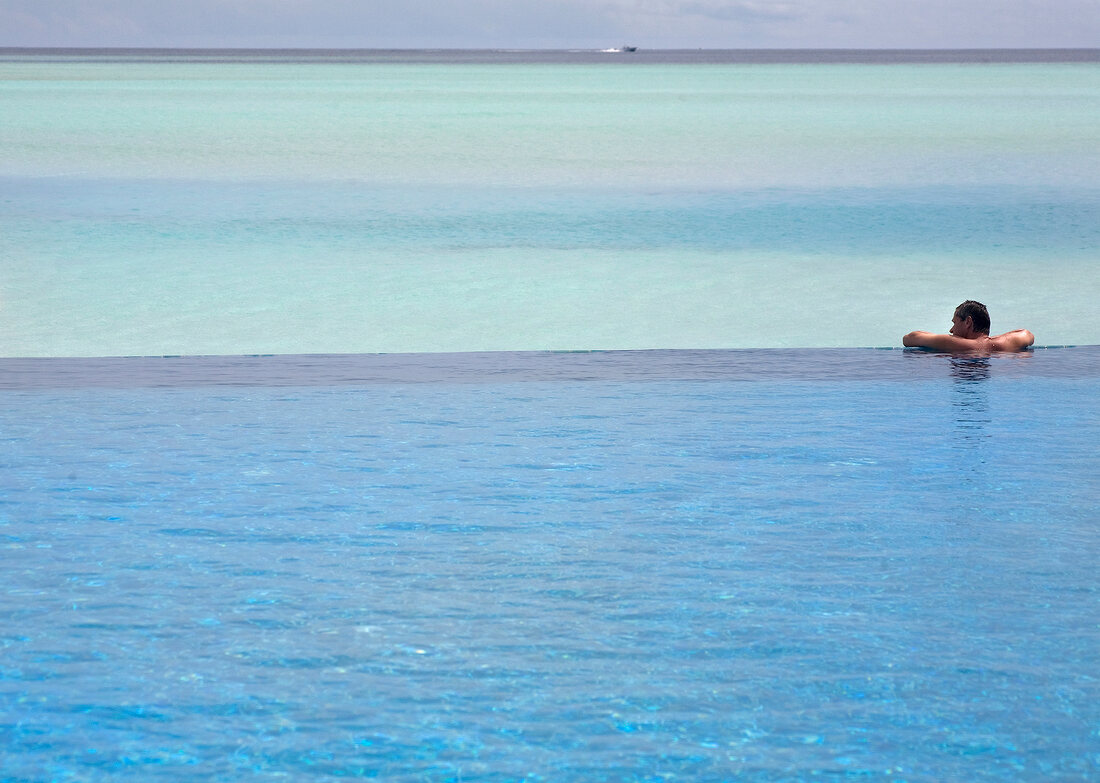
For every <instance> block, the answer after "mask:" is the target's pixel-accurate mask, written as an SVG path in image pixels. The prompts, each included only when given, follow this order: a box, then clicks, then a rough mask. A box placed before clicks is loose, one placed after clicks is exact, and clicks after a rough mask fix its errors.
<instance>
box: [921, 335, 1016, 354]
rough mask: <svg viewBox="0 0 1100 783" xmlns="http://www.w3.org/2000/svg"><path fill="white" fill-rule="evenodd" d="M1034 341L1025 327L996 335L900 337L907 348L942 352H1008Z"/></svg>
mask: <svg viewBox="0 0 1100 783" xmlns="http://www.w3.org/2000/svg"><path fill="white" fill-rule="evenodd" d="M1034 343H1035V335H1033V334H1032V333H1031V332H1029V331H1028V330H1027V329H1014V330H1012V331H1011V332H1005V333H1004V334H999V335H997V336H996V337H986V336H982V337H956V336H955V335H953V334H934V333H933V332H919V331H918V332H910V333H909V334H907V335H905V336H904V337H903V338H902V339H901V344H902V345H904V346H905V347H907V348H927V349H929V350H932V351H942V352H944V353H990V352H996V353H1008V352H1010V351H1022V350H1024V349H1026V348H1028V347H1030V346H1031V345H1033V344H1034Z"/></svg>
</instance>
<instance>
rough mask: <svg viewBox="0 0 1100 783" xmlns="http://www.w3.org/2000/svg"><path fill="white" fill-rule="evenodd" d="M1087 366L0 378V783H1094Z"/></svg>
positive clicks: (383, 367) (338, 366)
mask: <svg viewBox="0 0 1100 783" xmlns="http://www.w3.org/2000/svg"><path fill="white" fill-rule="evenodd" d="M1098 399H1100V348H1097V347H1083V348H1061V349H1041V350H1036V351H1033V352H1029V353H1027V354H1024V355H1016V356H997V357H992V358H989V359H976V358H953V357H948V356H942V355H936V354H929V353H923V352H912V351H901V350H859V349H852V350H849V349H838V350H831V351H782V350H772V351H639V352H597V353H516V354H509V353H490V354H452V355H416V356H413V355H408V356H401V355H388V356H387V355H379V356H300V357H293V356H292V357H287V356H273V357H259V356H258V357H211V358H201V357H199V358H196V357H190V358H151V359H87V360H64V359H44V360H14V359H6V360H0V400H2V404H0V465H2V471H0V553H2V554H0V557H2V562H3V568H2V569H0V620H2V623H0V732H2V736H3V741H4V747H5V752H4V761H3V776H2V777H3V779H5V780H9V779H10V780H35V781H38V780H122V779H130V780H156V781H193V780H200V779H201V780H241V779H266V778H285V779H290V780H311V781H320V780H335V779H340V778H350V777H380V778H385V779H387V780H394V781H414V780H433V781H435V780H439V781H445V780H454V781H457V780H490V781H504V780H532V781H534V780H547V781H564V780H586V781H597V780H615V781H619V780H671V779H674V778H677V779H680V780H761V781H765V780H766V781H776V780H803V779H826V780H828V779H841V778H848V777H852V778H863V779H873V780H884V779H889V780H908V781H943V780H970V781H974V780H1044V781H1047V780H1058V779H1082V778H1090V777H1095V776H1097V775H1100V680H1098V678H1100V571H1098V569H1097V567H1096V563H1097V562H1098V560H1100V545H1098V536H1097V524H1098V521H1100V514H1098V506H1100V486H1098V483H1097V476H1098V475H1100V457H1098V451H1097V448H1096V444H1097V443H1100V405H1098V402H1097V401H1098Z"/></svg>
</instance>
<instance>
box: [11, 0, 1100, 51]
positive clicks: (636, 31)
mask: <svg viewBox="0 0 1100 783" xmlns="http://www.w3.org/2000/svg"><path fill="white" fill-rule="evenodd" d="M626 43H629V44H634V45H636V46H639V47H645V48H654V49H656V48H674V49H675V48H691V49H693V48H787V47H790V48H800V47H821V48H833V47H844V48H966V47H980V48H984V47H1100V0H0V46H154V47H168V46H179V47H206V46H209V47H223V46H228V47H318V48H341V47H350V48H389V47H396V48H421V47H424V48H432V47H439V48H511V47H516V48H534V49H542V48H549V49H569V48H602V47H605V46H617V45H619V44H626Z"/></svg>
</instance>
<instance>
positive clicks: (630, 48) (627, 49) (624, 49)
mask: <svg viewBox="0 0 1100 783" xmlns="http://www.w3.org/2000/svg"><path fill="white" fill-rule="evenodd" d="M600 51H601V52H607V53H608V54H621V53H623V52H636V51H638V47H637V46H619V47H617V48H615V49H601V50H600Z"/></svg>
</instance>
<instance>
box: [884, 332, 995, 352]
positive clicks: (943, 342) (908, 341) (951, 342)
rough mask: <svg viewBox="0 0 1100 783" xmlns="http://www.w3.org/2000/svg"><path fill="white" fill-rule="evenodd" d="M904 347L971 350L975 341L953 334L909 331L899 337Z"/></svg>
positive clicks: (934, 349)
mask: <svg viewBox="0 0 1100 783" xmlns="http://www.w3.org/2000/svg"><path fill="white" fill-rule="evenodd" d="M901 344H902V345H904V346H905V347H906V348H931V349H932V350H933V351H950V352H955V351H972V350H974V348H975V347H976V346H975V343H974V341H973V340H967V339H965V338H963V337H956V336H955V335H953V334H934V333H932V332H910V333H909V334H907V335H905V337H902V338H901Z"/></svg>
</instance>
